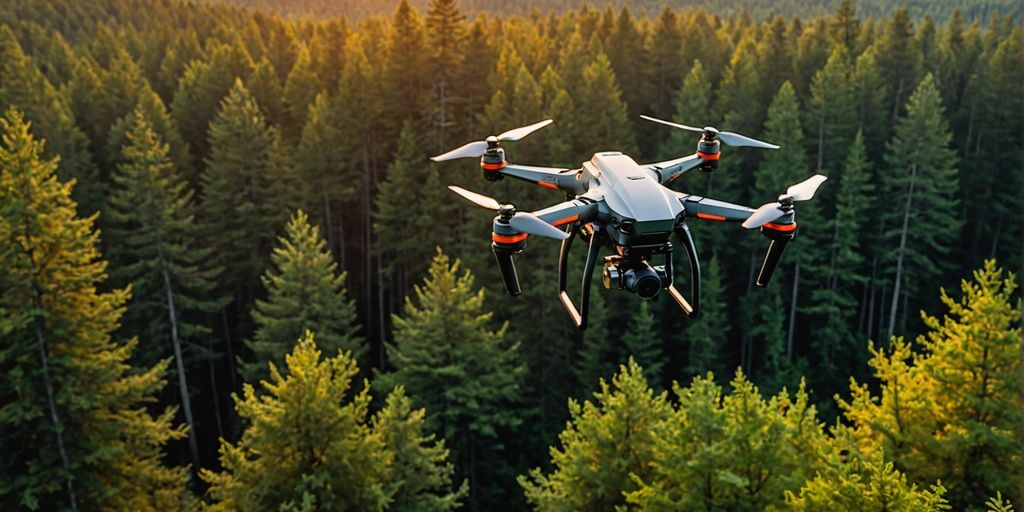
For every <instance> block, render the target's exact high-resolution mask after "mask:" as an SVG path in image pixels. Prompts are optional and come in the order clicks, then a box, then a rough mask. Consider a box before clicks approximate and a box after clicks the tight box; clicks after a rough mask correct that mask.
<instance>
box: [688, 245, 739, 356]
mask: <svg viewBox="0 0 1024 512" xmlns="http://www.w3.org/2000/svg"><path fill="white" fill-rule="evenodd" d="M722 277H723V276H722V265H721V263H720V262H719V259H718V256H717V255H714V256H712V257H711V261H710V263H709V264H708V267H707V272H706V273H705V274H704V282H703V283H701V300H700V314H699V315H698V316H697V318H696V319H694V320H693V323H692V324H691V325H690V326H689V327H687V328H686V330H684V331H683V333H682V338H684V339H685V341H686V342H687V345H688V349H689V350H688V357H687V359H686V373H687V374H689V375H693V376H696V375H703V374H706V373H707V372H712V373H714V374H715V375H726V373H725V371H724V370H725V361H726V359H725V358H724V357H723V355H724V354H723V353H724V352H725V350H726V347H727V345H728V341H729V326H730V324H729V316H728V309H727V308H728V303H727V301H726V300H727V297H726V293H725V291H726V290H724V289H723V288H724V283H723V282H722Z"/></svg>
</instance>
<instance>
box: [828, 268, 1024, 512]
mask: <svg viewBox="0 0 1024 512" xmlns="http://www.w3.org/2000/svg"><path fill="white" fill-rule="evenodd" d="M1015 288H1016V284H1015V283H1014V277H1013V276H1012V275H1011V276H1006V277H1004V274H1003V272H1002V270H1000V269H998V268H996V266H995V263H994V262H993V261H988V262H986V264H985V267H984V268H983V269H980V270H978V271H976V272H975V273H974V279H973V281H967V280H964V281H963V282H962V283H961V291H962V293H963V296H962V297H961V298H960V299H959V300H958V299H954V298H952V297H950V296H948V295H946V294H945V293H944V292H943V294H942V302H943V303H944V305H945V306H946V308H948V313H946V314H945V315H944V316H943V318H942V319H939V318H936V317H932V316H929V315H927V314H923V315H922V316H923V317H924V320H925V324H926V325H927V327H928V328H929V331H928V332H927V333H926V335H924V336H921V337H918V339H917V343H916V347H915V348H918V349H919V350H918V351H919V353H918V354H916V355H915V354H913V352H912V348H911V345H910V344H909V343H907V342H905V341H903V339H902V338H899V337H896V338H893V340H892V342H891V348H890V349H887V350H878V349H874V348H873V347H872V348H871V351H872V354H873V355H874V358H873V359H872V361H871V366H872V368H874V373H875V377H876V378H877V379H879V380H880V381H881V389H880V391H879V393H878V395H873V394H872V393H871V392H870V391H869V390H868V387H867V386H866V385H863V384H858V383H857V382H856V381H853V382H852V384H851V394H852V396H851V399H850V400H849V401H846V400H839V405H840V407H841V408H842V409H843V410H844V414H845V415H846V418H847V419H848V420H850V421H851V423H852V424H853V425H854V428H855V435H856V436H857V439H858V442H859V443H860V444H861V445H864V446H868V447H873V448H875V449H882V450H884V451H885V453H886V454H887V456H888V457H890V458H892V459H893V462H894V463H895V464H896V467H897V468H901V470H903V471H905V472H906V473H907V475H908V476H909V477H910V478H911V479H912V480H914V481H916V482H932V481H935V480H940V481H941V482H942V483H943V485H948V486H949V495H948V497H949V499H950V503H951V504H952V505H953V507H954V508H965V507H967V506H968V505H969V504H974V503H981V502H982V501H984V500H985V499H986V498H987V497H988V496H991V495H993V494H995V491H997V490H998V491H1006V492H1007V493H1009V492H1012V491H1013V488H1014V486H1015V485H1017V479H1016V478H1015V477H1014V476H1013V471H1011V470H1008V469H1004V468H1013V467H1017V464H1018V463H1019V460H1018V456H1019V455H1018V454H1019V448H1020V446H1019V441H1018V440H1017V437H1016V435H1017V432H1016V428H1017V426H1018V425H1019V422H1020V421H1021V420H1020V396H1019V394H1018V387H1017V386H1018V385H1019V380H1018V379H1019V372H1020V360H1019V355H1020V347H1019V345H1018V344H1019V342H1020V327H1019V325H1018V326H1015V325H1014V324H1015V323H1016V322H1017V321H1018V319H1019V311H1018V310H1017V309H1016V307H1015V306H1014V302H1013V301H1014V299H1013V292H1014V290H1015Z"/></svg>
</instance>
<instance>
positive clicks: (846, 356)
mask: <svg viewBox="0 0 1024 512" xmlns="http://www.w3.org/2000/svg"><path fill="white" fill-rule="evenodd" d="M869 166H870V164H869V163H868V161H867V154H866V150H865V147H864V138H863V137H862V136H861V133H860V132H858V133H857V136H856V138H854V140H853V145H852V146H851V147H850V148H849V151H848V152H847V156H846V162H845V164H844V166H843V172H842V174H841V175H840V178H839V183H838V189H839V190H838V192H837V193H836V213H835V215H834V216H833V217H832V218H830V219H827V220H826V221H825V226H823V228H824V229H823V230H822V231H823V232H826V233H828V232H831V236H832V240H831V243H830V244H829V245H830V248H829V257H828V262H827V263H825V264H824V265H823V266H822V267H821V268H820V269H812V271H813V272H814V273H815V274H818V275H819V276H821V277H822V278H823V285H822V286H820V287H818V288H816V289H815V290H813V291H812V292H811V302H812V303H813V305H812V306H811V307H810V308H808V311H809V312H812V313H815V314H818V315H822V316H824V322H823V323H822V324H819V325H820V326H819V328H818V329H816V330H815V332H814V336H813V343H814V345H815V348H816V350H817V352H818V358H819V359H818V360H819V362H820V363H821V367H820V368H821V370H822V372H823V373H825V374H828V373H830V372H834V371H836V370H837V369H838V368H837V367H836V365H837V363H838V362H839V361H842V360H850V358H851V357H853V358H854V360H857V358H856V357H855V355H856V352H855V351H854V350H853V348H854V347H853V344H854V342H855V340H856V339H857V336H856V335H855V331H854V330H853V329H852V328H851V326H853V325H855V323H854V317H855V315H856V313H857V306H858V296H857V295H856V294H855V292H856V291H857V290H856V288H857V287H858V286H864V285H866V284H867V281H868V278H867V277H866V276H865V275H864V272H863V271H862V270H861V269H862V268H863V264H864V260H865V258H864V253H865V248H864V247H863V246H862V244H863V243H864V242H866V241H867V239H865V238H864V237H863V233H864V231H865V230H864V228H865V227H866V226H867V225H868V222H869V219H868V212H869V208H870V204H871V200H870V196H871V193H872V191H873V190H874V186H873V185H872V183H871V181H870V174H869V170H870V168H869ZM823 263H824V262H823Z"/></svg>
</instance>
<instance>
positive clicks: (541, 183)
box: [537, 181, 558, 190]
mask: <svg viewBox="0 0 1024 512" xmlns="http://www.w3.org/2000/svg"><path fill="white" fill-rule="evenodd" d="M537 185H540V186H542V187H544V188H550V189H553V190H558V185H555V184H554V183H548V182H546V181H538V182H537Z"/></svg>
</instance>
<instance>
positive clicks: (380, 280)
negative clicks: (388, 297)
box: [377, 252, 386, 371]
mask: <svg viewBox="0 0 1024 512" xmlns="http://www.w3.org/2000/svg"><path fill="white" fill-rule="evenodd" d="M383 268H384V265H383V257H382V256H381V254H380V253H379V252H378V253H377V308H378V309H379V314H378V315H377V316H378V317H379V319H380V327H379V328H380V331H379V333H378V335H377V338H378V339H380V361H379V364H380V369H381V371H383V370H384V362H385V361H384V332H385V328H386V326H385V318H384V317H385V314H384V310H385V306H384V272H383V271H382V269H383Z"/></svg>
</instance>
